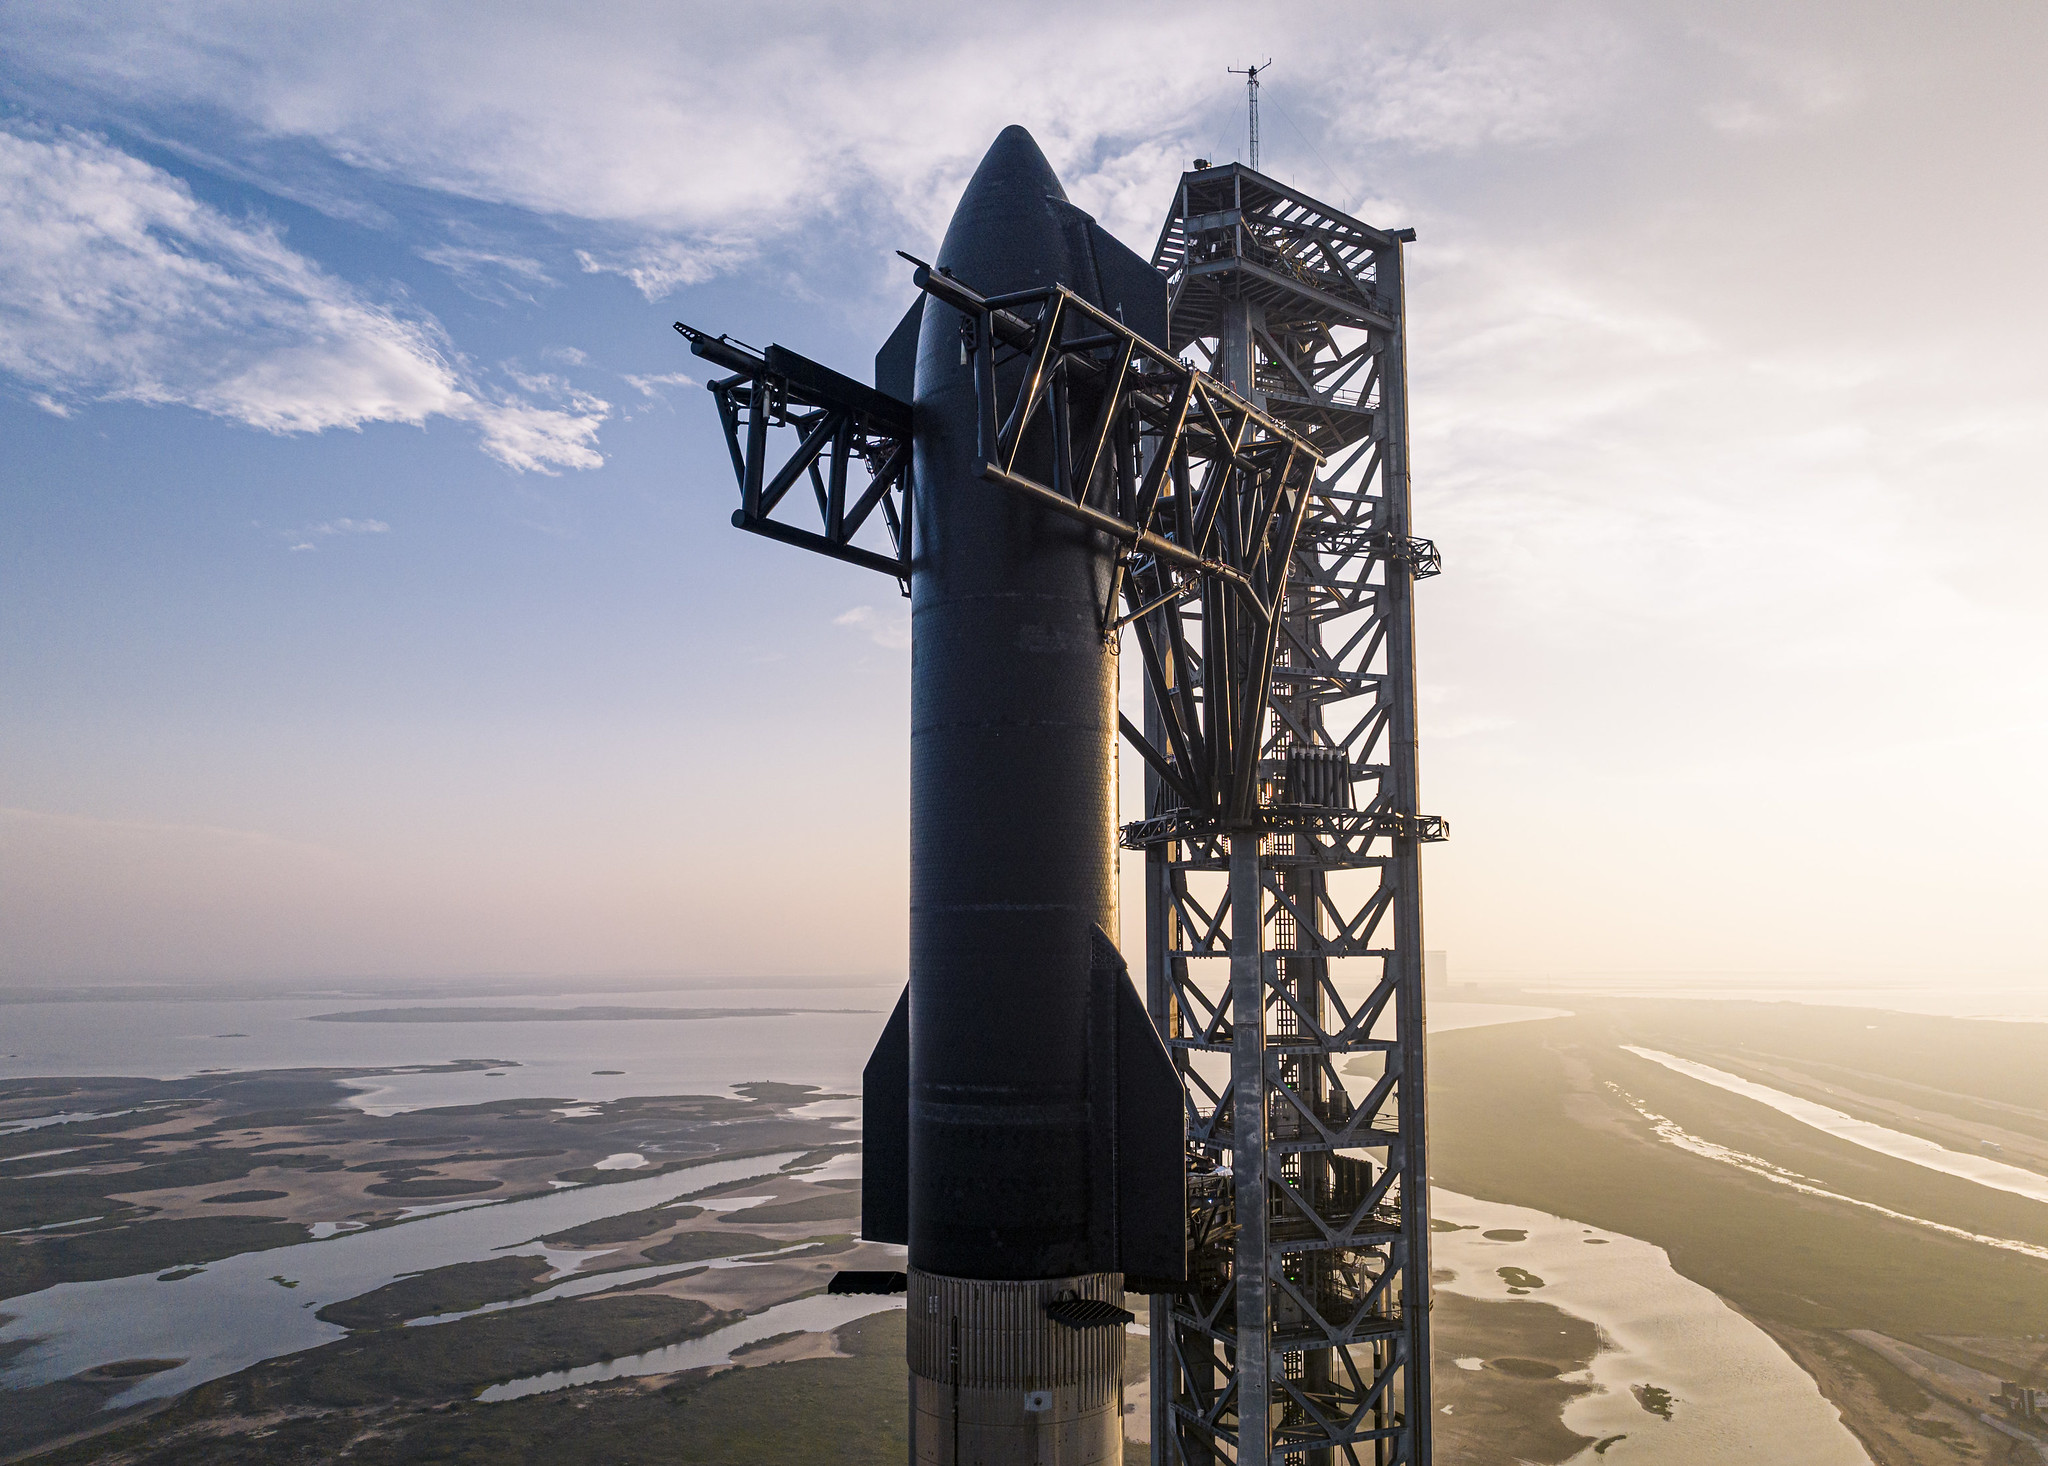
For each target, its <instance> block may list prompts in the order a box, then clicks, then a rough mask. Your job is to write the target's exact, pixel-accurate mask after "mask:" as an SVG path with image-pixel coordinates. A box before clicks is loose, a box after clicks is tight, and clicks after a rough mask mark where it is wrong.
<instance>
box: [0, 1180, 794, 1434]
mask: <svg viewBox="0 0 2048 1466" xmlns="http://www.w3.org/2000/svg"><path fill="white" fill-rule="evenodd" d="M795 1154H796V1153H795V1152H789V1153H787V1154H783V1155H774V1156H756V1157H752V1158H750V1159H746V1160H733V1161H713V1162H710V1163H707V1164H704V1165H699V1166H691V1167H687V1168H685V1169H682V1170H677V1171H671V1172H669V1173H668V1174H667V1175H663V1176H649V1177H647V1178H646V1179H645V1180H639V1181H616V1182H611V1183H608V1184H606V1185H601V1186H580V1187H571V1188H568V1189H565V1190H562V1191H556V1192H553V1193H551V1194H549V1195H545V1196H535V1197H531V1198H528V1199H527V1200H524V1201H507V1202H499V1203H485V1204H481V1205H473V1206H467V1207H464V1208H462V1209H461V1210H456V1211H444V1212H441V1213H440V1214H438V1215H435V1216H429V1217H420V1218H418V1219H416V1220H414V1221H410V1222H402V1223H400V1224H399V1225H397V1226H393V1227H384V1228H379V1229H376V1230H372V1231H365V1232H352V1233H345V1234H343V1235H341V1236H337V1237H331V1238H328V1239H326V1240H324V1241H319V1242H304V1243H300V1244H299V1245H298V1246H296V1247H277V1248H272V1249H270V1250H268V1251H263V1252H245V1253H243V1254H241V1255H240V1256H237V1257H230V1258H226V1259H223V1260H222V1261H219V1262H211V1263H208V1264H206V1266H205V1267H204V1268H203V1269H202V1270H201V1271H199V1272H196V1273H192V1274H189V1275H187V1276H184V1277H180V1278H177V1279H176V1280H174V1281H171V1282H163V1281H160V1280H159V1278H158V1277H157V1275H155V1274H153V1273H144V1274H139V1275H137V1276H134V1277H126V1278H109V1279H106V1280H104V1281H101V1282H93V1283H61V1284H59V1285H58V1286H56V1287H54V1288H45V1289H44V1290H43V1291H42V1292H40V1293H30V1294H27V1295H25V1296H23V1297H19V1298H10V1299H8V1300H7V1302H6V1308H5V1312H6V1313H8V1314H10V1315H12V1318H11V1320H10V1321H9V1322H8V1323H7V1324H6V1325H5V1326H4V1327H0V1342H4V1341H7V1340H13V1339H35V1340H38V1341H39V1342H37V1343H36V1344H34V1345H33V1346H32V1347H30V1348H29V1349H27V1350H24V1351H23V1352H22V1353H21V1354H20V1355H18V1356H16V1358H15V1359H14V1360H13V1361H11V1367H10V1368H8V1369H7V1370H6V1371H5V1372H4V1373H0V1386H5V1387H7V1388H10V1389H18V1388H23V1387H26V1386H30V1385H38V1384H44V1383H47V1382H49V1381H51V1380H58V1379H65V1378H68V1377H69V1376H71V1375H74V1374H77V1373H79V1372H81V1371H83V1370H87V1369H91V1368H93V1367H94V1366H96V1365H101V1364H107V1363H110V1362H112V1361H114V1360H117V1359H135V1358H156V1359H183V1360H185V1361H186V1362H185V1363H184V1364H182V1365H180V1366H179V1367H178V1368H176V1369H172V1370H166V1371H165V1372H163V1373H162V1374H155V1375H151V1376H149V1377H148V1378H146V1379H143V1380H140V1381H138V1382H137V1383H136V1385H135V1386H134V1387H133V1388H132V1389H130V1390H128V1391H126V1392H125V1393H124V1394H123V1395H121V1396H120V1397H119V1399H118V1400H117V1401H115V1402H114V1403H116V1404H119V1405H132V1404H134V1403H136V1402H137V1401H140V1400H147V1399H156V1398H160V1397H162V1396H165V1395H175V1394H178V1393H180V1392H182V1391H184V1390H188V1389H190V1388H192V1386H194V1385H196V1384H200V1383H202V1382H204V1381H206V1380H209V1379H217V1378H219V1377H220V1376H222V1375H226V1374H232V1373H234V1372H235V1371H236V1370H239V1369H244V1368H246V1367H248V1366H249V1365H251V1364H255V1363H257V1362H258V1361H259V1360H263V1359H270V1358H274V1357H276V1356H277V1355H280V1354H290V1353H293V1352H295V1351H297V1350H300V1349H310V1348H313V1347H315V1346H316V1345H319V1344H324V1343H326V1342H328V1341H329V1340H330V1339H338V1338H341V1337H342V1336H343V1335H344V1334H346V1333H347V1330H346V1329H343V1328H341V1327H339V1326H338V1325H335V1324H329V1323H322V1322H321V1321H320V1320H319V1319H317V1318H315V1317H314V1316H313V1315H314V1314H315V1313H317V1312H318V1311H319V1310H320V1309H321V1308H322V1307H324V1306H325V1305H327V1304H329V1303H338V1302H340V1301H341V1300H342V1299H344V1298H354V1297H356V1296H357V1295H358V1294H361V1293H367V1292H369V1291H370V1290H371V1289H372V1288H380V1287H382V1286H384V1285H385V1284H386V1283H389V1282H391V1281H393V1280H394V1279H396V1278H397V1277H398V1276H399V1275H401V1274H403V1273H415V1272H424V1271H426V1270H427V1269H429V1268H437V1267H446V1266H448V1265H449V1264H451V1263H458V1262H471V1261H474V1260H476V1259H478V1258H482V1257H489V1256H491V1255H492V1254H493V1253H497V1252H505V1253H531V1254H534V1255H536V1256H538V1255H543V1254H545V1253H546V1252H547V1249H546V1248H543V1247H542V1246H540V1244H539V1243H538V1242H537V1241H535V1240H534V1239H536V1238H538V1237H542V1236H546V1235H549V1234H552V1233H555V1232H560V1231H564V1230H566V1229H568V1228H570V1227H574V1226H580V1225H581V1224H583V1223H584V1222H590V1221H595V1220H597V1219H598V1218H599V1217H607V1216H614V1215H616V1214H618V1213H620V1212H626V1211H637V1210H639V1209H641V1208H643V1207H651V1206H659V1205H661V1204H662V1203H664V1202H668V1201H673V1200H675V1199H676V1198H678V1197H681V1196H685V1195H688V1194H689V1193H690V1192H693V1191H697V1190H701V1189H703V1188H705V1187H710V1186H717V1185H722V1184H724V1183H726V1182H729V1181H737V1180H743V1179H746V1178H748V1177H752V1176H759V1175H765V1174H767V1173H769V1172H772V1171H774V1170H775V1169H776V1167H778V1166H780V1165H781V1164H782V1163H783V1162H784V1161H787V1160H789V1159H791V1158H792V1157H793V1156H794V1155H795ZM681 1270H682V1267H681V1266H678V1267H674V1268H664V1269H653V1270H650V1271H663V1272H676V1271H681ZM624 1276H625V1274H623V1273H621V1274H615V1275H613V1276H611V1277H609V1278H605V1279H603V1280H602V1282H603V1284H607V1285H608V1284H615V1283H617V1282H618V1281H619V1280H620V1279H622V1278H623V1277H624ZM280 1278H282V1279H284V1282H279V1281H277V1280H278V1279H280ZM571 1291H582V1289H581V1288H577V1289H574V1290H571ZM550 1296H560V1294H559V1292H556V1293H553V1294H551V1295H550Z"/></svg>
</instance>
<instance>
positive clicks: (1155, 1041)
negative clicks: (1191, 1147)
mask: <svg viewBox="0 0 2048 1466" xmlns="http://www.w3.org/2000/svg"><path fill="white" fill-rule="evenodd" d="M935 269H936V271H937V273H939V274H941V275H946V276H950V277H952V279H953V280H956V281H958V282H959V283H960V284H962V285H964V286H966V287H967V288H968V289H970V290H972V291H974V292H976V293H977V294H979V295H981V296H983V297H989V296H999V295H1002V294H1004V293H1006V292H1011V291H1019V290H1028V289H1032V288H1043V287H1045V286H1049V285H1052V284H1055V283H1057V284H1061V285H1065V286H1066V287H1067V288H1069V289H1070V290H1073V291H1074V292H1075V293H1077V294H1079V295H1081V296H1083V297H1084V298H1086V299H1087V300H1088V301H1090V302H1091V303H1093V304H1095V305H1097V306H1099V307H1100V308H1102V309H1103V310H1105V311H1106V312H1108V313H1109V314H1111V315H1113V316H1116V317H1118V318H1120V319H1121V320H1122V321H1123V322H1124V323H1125V325H1127V326H1128V327H1130V328H1131V329H1132V330H1134V331H1137V332H1138V333H1139V334H1140V335H1142V336H1144V337H1146V338H1147V339H1148V340H1150V341H1152V342H1153V343H1155V344H1156V345H1158V346H1159V347H1160V349H1161V350H1162V351H1163V350H1164V349H1165V346H1166V340H1167V337H1166V314H1167V300H1166V286H1165V282H1164V280H1163V279H1162V277H1161V276H1160V275H1159V274H1158V272H1157V271H1155V270H1153V269H1152V268H1151V267H1150V266H1149V265H1148V264H1147V263H1146V262H1145V261H1144V260H1143V259H1141V258H1140V257H1138V256H1137V255H1136V254H1134V253H1132V252H1131V251H1130V250H1129V249H1127V248H1125V247H1124V246H1123V245H1122V244H1120V243H1119V242H1118V241H1117V240H1116V239H1114V238H1113V237H1112V236H1111V235H1110V234H1108V233H1107V232H1106V231H1105V230H1103V229H1102V228H1101V227H1100V226H1099V225H1098V224H1096V222H1095V221H1094V220H1093V219H1092V218H1090V217H1089V216H1088V215H1087V214H1086V213H1084V212H1082V211H1081V210H1080V209H1078V208H1076V207H1075V206H1073V205H1072V204H1070V203H1069V202H1068V201H1067V198H1066V194H1065V192H1064V191H1063V190H1062V189H1061V187H1060V183H1059V179H1058V178H1057V177H1056V176H1054V173H1053V170H1052V168H1051V166H1050V165H1049V164H1048V163H1047V162H1046V160H1045V157H1044V155H1043V154H1042V153H1041V152H1040V151H1039V149H1038V146H1037V144H1036V143H1035V142H1034V141H1033V140H1032V138H1031V135H1030V134H1029V133H1028V132H1026V131H1025V130H1024V129H1023V128H1021V127H1011V128H1008V129H1007V130H1005V131H1004V132H1003V133H1002V135H1001V136H999V137H998V138H997V139H996V141H995V144H994V145H993V146H992V147H991V148H990V149H989V151H988V154H987V156H986V157H984V158H983V159H982V162H981V165H980V167H979V168H978V169H977V170H976V172H975V174H974V177H973V180H972V181H971V182H970V183H969V184H968V185H967V190H966V193H965V194H964V195H963V196H962V198H961V200H960V205H959V208H958V209H957V211H956V212H955V213H954V215H953V219H952V223H951V225H950V226H949V227H948V229H947V231H946V236H945V242H944V243H943V244H942V245H941V246H940V249H939V254H938V259H937V261H936V264H935ZM986 349H998V348H986ZM974 350H975V340H974V335H973V332H972V330H971V329H969V318H968V317H967V316H965V315H963V314H962V313H961V312H959V311H957V310H955V309H953V308H952V307H951V306H948V305H946V304H944V303H942V302H941V301H940V300H939V299H938V298H936V297H934V296H932V295H929V294H928V295H925V296H923V297H921V298H920V301H919V303H918V305H917V306H915V307H913V309H912V310H911V312H910V314H909V315H908V316H906V317H905V319H904V321H903V324H902V325H901V326H899V327H898V328H897V330H896V332H895V333H894V334H893V335H892V336H891V337H890V339H889V342H888V343H887V344H886V345H885V346H884V347H883V348H882V351H881V353H880V354H879V355H878V357H877V359H876V379H877V380H876V385H877V386H878V387H879V388H880V389H881V390H882V391H884V392H887V393H889V394H891V395H893V396H896V397H899V398H902V399H904V400H907V401H909V402H910V403H911V404H912V424H913V428H912V437H913V448H914V454H915V459H914V462H915V495H916V502H915V517H914V523H915V526H916V541H915V546H914V550H913V559H912V566H913V569H912V575H911V607H912V673H911V816H910V972H909V979H910V980H909V985H908V987H907V988H906V990H905V992H904V995H903V997H902V999H901V1000H900V1001H899V1002H898V1004H897V1007H896V1010H895V1012H894V1013H893V1014H892V1016H891V1018H890V1020H889V1023H888V1024H887V1026H886V1028H885V1030H884V1032H883V1035H882V1038H881V1041H880V1043H879V1044H878V1045H877V1046H876V1049H875V1051H874V1054H873V1057H872V1058H871V1059H870V1060H869V1061H868V1066H867V1071H866V1075H865V1092H866V1093H865V1112H866V1118H865V1122H864V1124H865V1136H866V1156H865V1162H864V1176H863V1181H862V1203H863V1223H862V1226H863V1231H864V1233H865V1235H866V1236H867V1237H869V1238H870V1239H873V1240H877V1241H889V1242H900V1243H905V1244H907V1245H908V1248H909V1271H908V1275H907V1291H908V1298H907V1300H906V1301H907V1308H908V1346H907V1353H908V1364H909V1370H910V1410H911V1440H912V1445H911V1459H912V1460H913V1461H914V1462H917V1463H928V1466H977V1463H979V1466H1010V1463H1015V1466H1087V1463H1095V1462H1116V1461H1119V1460H1120V1459H1121V1457H1122V1450H1123V1418H1122V1407H1123V1398H1122V1396H1123V1362H1124V1344H1125V1338H1124V1330H1123V1324H1124V1323H1126V1322H1128V1321H1129V1318H1130V1314H1128V1313H1127V1312H1125V1311H1124V1310H1123V1303H1124V1297H1125V1287H1126V1281H1125V1280H1126V1275H1130V1276H1131V1278H1132V1279H1133V1281H1134V1282H1135V1281H1136V1280H1137V1279H1138V1278H1139V1277H1141V1276H1142V1277H1143V1278H1147V1279H1155V1280H1164V1281H1177V1280H1179V1279H1180V1278H1181V1276H1182V1275H1183V1273H1184V1270H1185V1242H1184V1231H1185V1203H1184V1185H1185V1181H1184V1176H1183V1170H1184V1162H1183V1147H1182V1134H1183V1123H1182V1100H1181V1087H1180V1084H1179V1082H1178V1079H1177V1076H1176V1074H1175V1072H1174V1068H1173V1065H1172V1062H1171V1060H1170V1059H1169V1057H1168V1055H1167V1051H1166V1048H1165V1046H1164V1045H1163V1044H1162V1042H1161V1040H1160V1038H1159V1036H1158V1034H1157V1032H1156V1031H1155V1029H1154V1028H1153V1026H1152V1023H1151V1021H1150V1019H1149V1018H1148V1016H1147V1014H1146V1011H1145V1005H1144V1002H1143V1001H1142V999H1141V998H1140V997H1139V995H1138V993H1137V992H1136V991H1135V989H1134V988H1133V986H1132V984H1131V980H1130V977H1129V975H1128V972H1127V970H1126V968H1125V965H1124V963H1123V961H1122V959H1121V958H1120V957H1119V955H1118V952H1117V948H1116V946H1115V944H1114V942H1113V941H1112V934H1113V933H1115V932H1116V931H1117V848H1116V816H1117V804H1116V795H1117V777H1116V775H1117V757H1116V755H1117V744H1116V740H1117V726H1118V725H1117V655H1116V646H1115V643H1114V640H1113V638H1111V637H1108V636H1106V635H1105V633H1104V630H1103V624H1102V618H1103V608H1104V604H1105V601H1106V600H1107V597H1108V594H1109V584H1110V571H1111V566H1112V552H1113V548H1114V547H1113V545H1112V544H1111V542H1110V541H1109V540H1108V539H1107V538H1105V537H1104V536H1102V535H1101V534H1099V533H1098V532H1097V531H1095V530H1093V529H1091V528H1089V527H1088V526H1086V525H1083V524H1079V523H1076V522H1075V521H1073V520H1071V519H1068V518H1065V517H1062V516H1059V515H1056V514H1053V513H1051V512H1048V511H1047V510H1046V509H1045V508H1043V507H1041V506H1039V505H1037V504H1035V503H1033V502H1031V501H1030V500H1028V499H1025V498H1022V497H1020V496H1018V495H1016V494H1013V493H1012V492H1010V491H1008V490H1007V489H1005V488H1004V487H1003V486H1001V485H1000V484H998V483H995V482H992V481H990V480H988V479H985V478H983V477H982V476H981V474H980V465H981V458H980V452H979V448H978V443H977V435H976V422H977V408H976V398H975V387H974V380H975V364H974V362H973V361H972V359H971V358H972V356H973V353H974ZM1009 354H1010V355H1016V354H1015V353H1009ZM1025 365H1026V364H1025V362H1024V360H1023V359H1022V358H1021V356H1019V357H1018V358H1017V359H1015V360H1009V361H1005V360H1004V359H1003V356H1002V355H1001V354H999V355H998V357H997V360H996V363H995V376H996V382H997V388H998V398H999V400H1001V401H1003V402H1008V401H1009V400H1010V398H1011V397H1012V396H1013V395H1014V393H1015V391H1016V387H1017V383H1018V381H1019V380H1020V378H1021V375H1022V373H1023V372H1024V370H1025ZM1072 410H1073V411H1074V412H1076V413H1077V414H1078V413H1081V412H1084V411H1090V410H1092V407H1091V406H1090V405H1088V404H1085V403H1077V404H1076V406H1074V407H1073V408H1072ZM1040 431H1041V433H1042V436H1041V437H1040V438H1039V439H1036V440H1034V439H1033V438H1031V437H1029V436H1027V437H1026V438H1025V440H1024V442H1023V445H1022V448H1021V450H1020V452H1019V454H1018V457H1017V460H1016V471H1017V472H1019V473H1022V474H1025V475H1027V476H1029V477H1031V478H1035V479H1036V480H1038V481H1039V482H1041V483H1049V482H1051V481H1053V478H1054V474H1053V469H1052V456H1053V452H1054V449H1053V443H1052V437H1051V433H1050V431H1049V429H1047V428H1045V427H1044V425H1043V424H1041V427H1040ZM1154 1285H1155V1286H1156V1284H1154Z"/></svg>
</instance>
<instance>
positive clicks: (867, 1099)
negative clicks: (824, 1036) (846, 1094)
mask: <svg viewBox="0 0 2048 1466" xmlns="http://www.w3.org/2000/svg"><path fill="white" fill-rule="evenodd" d="M860 1089H861V1163H860V1234H861V1236H863V1237H865V1238H866V1239H867V1240H868V1241H870V1242H901V1243H908V1242H909V1241H910V988H909V987H908V985H906V986H905V987H904V989H903V996H902V997H900V998H898V999H897V1000H896V1009H895V1011H894V1012H892V1013H891V1014H890V1015H889V1021H888V1023H887V1024H886V1025H884V1026H883V1028H882V1037H881V1039H880V1041H878V1042H877V1043H876V1044H875V1051H874V1052H873V1053H872V1054H869V1055H868V1066H867V1068H865V1069H863V1070H862V1071H861V1076H860Z"/></svg>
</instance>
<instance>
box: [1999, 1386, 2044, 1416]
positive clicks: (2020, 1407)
mask: <svg viewBox="0 0 2048 1466" xmlns="http://www.w3.org/2000/svg"><path fill="white" fill-rule="evenodd" d="M1991 1403H1992V1404H1994V1405H1996V1406H1998V1407H1999V1409H2001V1410H2003V1411H2004V1412H2005V1413H2006V1414H2008V1415H2010V1416H2012V1417H2013V1418H2014V1419H2015V1420H2031V1421H2038V1422H2040V1423H2041V1424H2044V1425H2048V1390H2037V1389H2035V1388H2034V1387H2033V1386H2032V1385H2023V1384H2020V1383H2019V1382H2018V1381H2016V1380H2009V1379H2002V1380H2000V1381H1999V1382H1998V1393H1997V1394H1995V1395H1993V1396H1992V1397H1991Z"/></svg>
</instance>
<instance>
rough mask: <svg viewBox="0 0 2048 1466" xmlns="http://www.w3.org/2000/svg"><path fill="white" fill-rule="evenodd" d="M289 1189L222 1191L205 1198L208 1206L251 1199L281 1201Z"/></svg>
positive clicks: (232, 1203)
mask: <svg viewBox="0 0 2048 1466" xmlns="http://www.w3.org/2000/svg"><path fill="white" fill-rule="evenodd" d="M290 1195H291V1193H290V1192H289V1191H223V1192H221V1193H219V1194H218V1195H216V1196H209V1197H207V1198H206V1204H207V1205H208V1206H239V1205H241V1204H243V1203H245V1202H251V1201H283V1200H284V1199H285V1198H286V1197H287V1196H290Z"/></svg>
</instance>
